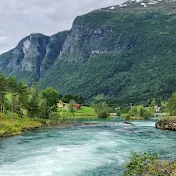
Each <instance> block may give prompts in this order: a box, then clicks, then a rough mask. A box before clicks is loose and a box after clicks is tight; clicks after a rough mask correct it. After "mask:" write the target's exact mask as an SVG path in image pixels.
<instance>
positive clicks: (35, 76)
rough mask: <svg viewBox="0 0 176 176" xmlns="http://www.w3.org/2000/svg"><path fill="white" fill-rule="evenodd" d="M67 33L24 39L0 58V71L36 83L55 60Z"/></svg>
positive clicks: (33, 36)
mask: <svg viewBox="0 0 176 176" xmlns="http://www.w3.org/2000/svg"><path fill="white" fill-rule="evenodd" d="M68 33H69V32H68V31H65V32H61V33H58V34H55V35H53V36H51V37H49V36H45V35H43V34H31V35H30V36H27V37H25V38H24V39H23V40H21V41H20V42H19V44H18V46H17V47H16V48H14V49H12V50H11V51H9V52H7V53H5V54H3V55H1V56H0V71H1V72H4V73H5V74H6V75H13V76H16V77H17V78H18V79H24V80H26V81H28V83H31V82H34V81H38V80H39V79H40V77H41V76H42V75H43V74H44V73H45V72H46V71H47V70H48V68H50V66H51V65H52V64H53V63H54V61H55V60H56V59H57V56H58V55H59V53H60V51H61V49H62V46H63V44H64V41H65V39H66V37H67V35H68Z"/></svg>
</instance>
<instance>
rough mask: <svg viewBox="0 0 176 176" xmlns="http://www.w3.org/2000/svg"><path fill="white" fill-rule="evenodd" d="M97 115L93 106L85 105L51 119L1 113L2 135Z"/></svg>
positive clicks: (55, 115)
mask: <svg viewBox="0 0 176 176" xmlns="http://www.w3.org/2000/svg"><path fill="white" fill-rule="evenodd" d="M95 119H97V115H96V113H95V110H94V109H93V108H89V107H83V109H82V110H80V111H75V112H73V113H71V112H68V111H59V112H56V113H54V114H53V115H51V117H50V118H49V119H42V118H33V119H31V118H29V117H23V118H20V117H19V116H18V115H17V114H15V113H14V114H13V115H12V114H11V113H7V114H2V113H0V137H9V136H15V135H20V134H22V133H23V132H25V131H28V130H34V129H37V128H40V127H43V126H45V127H46V126H68V125H71V124H73V123H75V122H76V121H78V120H95Z"/></svg>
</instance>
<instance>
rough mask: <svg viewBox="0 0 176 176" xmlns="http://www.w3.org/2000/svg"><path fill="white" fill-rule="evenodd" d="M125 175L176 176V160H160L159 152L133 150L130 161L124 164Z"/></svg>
mask: <svg viewBox="0 0 176 176" xmlns="http://www.w3.org/2000/svg"><path fill="white" fill-rule="evenodd" d="M123 166H124V168H125V171H124V174H123V175H124V176H147V175H148V176H167V175H168V176H172V175H173V176H174V175H175V174H174V173H175V171H176V170H175V167H176V163H175V162H169V161H163V160H162V161H160V160H158V155H157V154H154V155H153V154H151V153H143V154H141V155H140V154H138V153H135V152H133V153H132V157H131V158H130V160H129V162H128V163H126V164H124V165H123Z"/></svg>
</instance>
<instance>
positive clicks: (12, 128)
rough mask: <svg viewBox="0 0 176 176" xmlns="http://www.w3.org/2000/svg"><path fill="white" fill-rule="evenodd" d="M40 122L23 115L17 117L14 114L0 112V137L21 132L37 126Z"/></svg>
mask: <svg viewBox="0 0 176 176" xmlns="http://www.w3.org/2000/svg"><path fill="white" fill-rule="evenodd" d="M41 126H42V123H40V122H38V121H34V120H31V119H30V118H27V117H24V118H19V117H18V116H17V115H16V114H14V117H13V119H12V115H11V114H10V113H9V114H0V137H7V136H15V135H19V134H21V133H22V132H23V131H24V130H27V129H32V128H39V127H41Z"/></svg>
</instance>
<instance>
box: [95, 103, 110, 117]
mask: <svg viewBox="0 0 176 176" xmlns="http://www.w3.org/2000/svg"><path fill="white" fill-rule="evenodd" d="M94 107H95V112H96V113H97V114H98V117H99V118H108V116H109V106H108V105H107V103H105V102H100V103H97V104H95V105H94Z"/></svg>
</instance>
